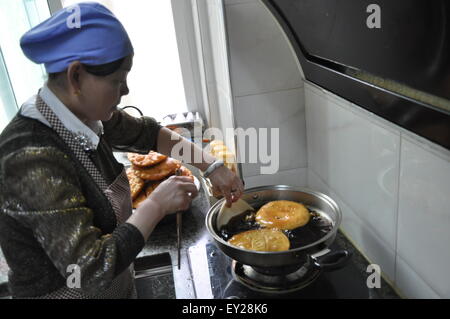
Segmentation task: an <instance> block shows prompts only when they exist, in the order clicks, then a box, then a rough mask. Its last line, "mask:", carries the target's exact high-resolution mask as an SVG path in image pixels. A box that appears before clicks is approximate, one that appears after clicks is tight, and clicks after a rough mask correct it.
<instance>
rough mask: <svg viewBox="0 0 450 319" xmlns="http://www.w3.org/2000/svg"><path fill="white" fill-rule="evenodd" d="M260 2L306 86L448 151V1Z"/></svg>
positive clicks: (449, 7) (333, 0)
mask: <svg viewBox="0 0 450 319" xmlns="http://www.w3.org/2000/svg"><path fill="white" fill-rule="evenodd" d="M263 2H264V3H265V5H266V6H267V7H268V8H269V9H270V11H271V12H272V13H273V15H274V16H275V17H276V19H277V20H278V22H279V23H280V25H281V26H282V28H283V29H284V31H285V32H286V34H287V36H288V38H289V39H290V41H291V43H292V46H293V47H294V49H295V51H296V54H297V56H298V59H299V61H300V64H301V66H302V69H303V72H304V74H305V78H306V79H307V80H308V81H310V82H313V83H315V84H317V85H319V86H321V87H323V88H325V89H327V90H329V91H331V92H333V93H334V94H336V95H339V96H341V97H342V98H345V99H347V100H349V101H351V102H353V103H355V104H356V105H358V106H360V107H363V108H365V109H367V110H369V111H370V112H373V113H375V114H377V115H378V116H381V117H383V118H385V119H386V120H388V121H391V122H393V123H395V124H397V125H399V126H401V127H403V128H405V129H407V130H409V131H412V132H414V133H416V134H418V135H420V136H422V137H424V138H426V139H428V140H430V141H432V142H434V143H437V144H440V145H441V146H443V147H445V148H447V149H450V25H449V22H450V3H448V2H447V1H445V0H433V1H424V0H395V1H392V0H378V1H374V0H371V1H365V0H263Z"/></svg>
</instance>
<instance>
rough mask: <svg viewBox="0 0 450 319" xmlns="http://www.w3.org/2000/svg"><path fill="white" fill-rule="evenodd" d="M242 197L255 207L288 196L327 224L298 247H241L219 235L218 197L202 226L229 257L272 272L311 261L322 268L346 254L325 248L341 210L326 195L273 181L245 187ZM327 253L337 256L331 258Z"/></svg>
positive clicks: (333, 264)
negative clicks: (313, 238) (276, 249)
mask: <svg viewBox="0 0 450 319" xmlns="http://www.w3.org/2000/svg"><path fill="white" fill-rule="evenodd" d="M242 199H243V200H245V201H246V202H247V203H248V204H250V205H251V206H253V207H254V208H255V209H258V208H259V207H261V206H262V205H264V204H266V203H267V202H270V201H274V200H291V201H295V202H299V203H302V204H304V205H305V206H307V207H308V208H310V209H312V210H313V211H315V212H316V213H317V214H319V215H320V218H322V219H324V220H327V221H329V223H330V224H331V227H330V229H329V230H328V231H327V233H324V235H323V236H322V237H321V238H320V239H318V240H316V241H314V242H307V243H305V244H304V245H303V246H301V247H298V248H294V249H290V250H286V251H281V252H261V251H252V250H247V249H242V248H239V247H236V246H233V245H231V244H229V243H228V242H227V241H225V240H224V239H223V238H222V237H221V236H220V230H219V229H217V218H218V213H219V210H220V207H221V206H222V204H223V201H224V200H225V199H221V200H219V201H218V202H217V203H216V204H214V205H213V206H212V207H211V209H210V210H209V211H208V214H207V216H206V228H207V230H208V232H209V233H210V235H211V236H212V237H213V239H214V241H215V243H216V244H217V246H218V247H219V248H220V249H221V250H222V251H223V252H224V253H225V254H226V255H228V256H229V257H231V258H232V259H234V260H236V261H238V262H240V263H242V264H244V265H249V266H253V267H258V268H262V269H268V268H269V269H270V271H271V272H273V271H275V269H277V268H278V269H282V268H286V267H287V268H291V267H293V268H295V267H296V266H298V265H310V264H311V263H314V262H316V263H317V265H323V268H333V267H338V266H339V265H343V264H344V263H345V261H346V260H347V259H348V258H349V257H350V255H349V254H347V253H342V252H340V253H339V254H337V255H331V254H333V252H332V251H331V252H330V250H329V247H330V245H331V244H332V243H333V241H334V239H335V237H336V233H337V230H338V228H339V226H340V224H341V219H342V214H341V211H340V209H339V207H338V205H337V204H336V203H335V202H334V201H333V200H332V199H331V198H330V197H328V196H327V195H325V194H322V193H319V192H316V191H313V190H310V189H306V188H298V187H291V186H286V185H273V186H263V187H255V188H251V189H248V190H246V191H245V192H244V194H243V195H242ZM328 254H330V258H328V259H327V258H325V259H324V257H325V256H326V255H328ZM315 255H320V256H324V257H322V258H320V260H319V259H317V260H316V257H315ZM331 256H334V257H338V258H337V259H335V258H331Z"/></svg>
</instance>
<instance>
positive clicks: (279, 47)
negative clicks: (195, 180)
mask: <svg viewBox="0 0 450 319" xmlns="http://www.w3.org/2000/svg"><path fill="white" fill-rule="evenodd" d="M224 3H225V20H226V27H227V30H226V31H227V36H228V47H229V64H230V77H231V87H232V95H233V112H234V122H235V127H241V128H243V129H244V130H247V129H249V128H257V129H259V128H268V131H270V128H279V129H280V130H279V138H280V142H279V143H278V145H279V152H280V154H281V156H280V162H279V171H278V172H277V173H276V174H274V175H264V174H261V172H260V168H261V166H265V167H267V166H269V164H267V163H266V164H265V163H264V161H261V157H258V162H257V163H246V164H242V173H243V177H244V179H245V183H246V187H254V186H259V185H268V184H290V185H295V186H305V185H306V181H307V151H306V123H305V107H304V97H303V80H302V75H301V70H300V69H299V67H298V62H297V59H296V58H295V57H294V55H293V54H292V50H291V48H290V45H289V43H288V42H287V41H286V39H285V35H284V33H283V32H281V30H280V29H279V27H278V26H277V23H276V21H275V20H274V19H273V18H272V16H271V14H270V13H269V11H268V10H267V9H266V7H265V6H264V5H263V4H262V3H261V2H259V1H257V0H246V1H244V0H225V1H224ZM270 137H271V135H270V134H269V135H268V138H267V141H269V140H270ZM246 144H247V145H246V146H247V150H248V143H246ZM244 147H245V146H244V145H242V144H241V145H239V141H238V148H239V149H243V148H244ZM273 148H274V146H273V145H270V143H269V146H268V150H269V152H268V154H269V153H270V152H271V150H272V149H273ZM258 151H259V150H258ZM248 159H249V158H248V151H247V160H248Z"/></svg>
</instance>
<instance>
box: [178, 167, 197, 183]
mask: <svg viewBox="0 0 450 319" xmlns="http://www.w3.org/2000/svg"><path fill="white" fill-rule="evenodd" d="M180 171H181V176H187V177H190V178H191V179H192V181H194V176H193V175H192V172H191V170H190V169H189V168H187V167H186V166H181V167H180Z"/></svg>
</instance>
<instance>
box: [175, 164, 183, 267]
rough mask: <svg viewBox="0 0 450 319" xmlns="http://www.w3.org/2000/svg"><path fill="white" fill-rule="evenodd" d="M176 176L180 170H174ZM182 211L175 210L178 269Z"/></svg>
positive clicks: (179, 174)
mask: <svg viewBox="0 0 450 319" xmlns="http://www.w3.org/2000/svg"><path fill="white" fill-rule="evenodd" d="M175 175H176V176H181V170H180V169H177V170H176V171H175ZM182 216H183V215H182V212H177V250H178V269H181V222H182Z"/></svg>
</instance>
